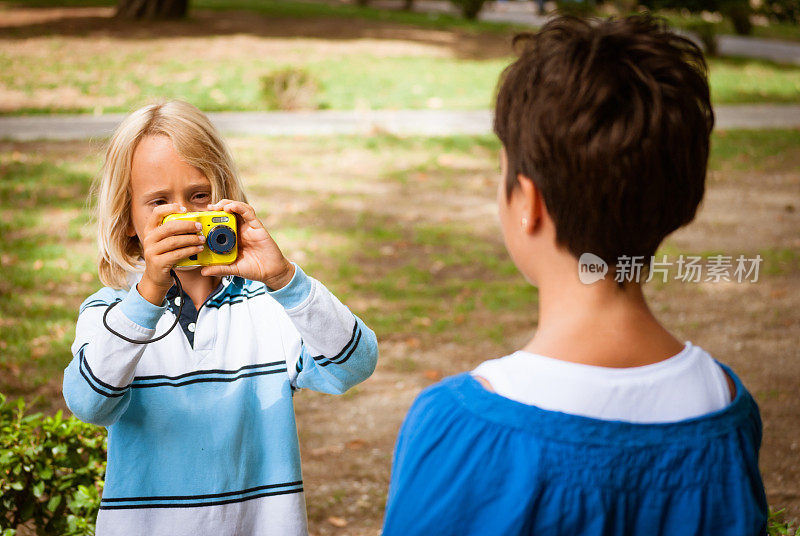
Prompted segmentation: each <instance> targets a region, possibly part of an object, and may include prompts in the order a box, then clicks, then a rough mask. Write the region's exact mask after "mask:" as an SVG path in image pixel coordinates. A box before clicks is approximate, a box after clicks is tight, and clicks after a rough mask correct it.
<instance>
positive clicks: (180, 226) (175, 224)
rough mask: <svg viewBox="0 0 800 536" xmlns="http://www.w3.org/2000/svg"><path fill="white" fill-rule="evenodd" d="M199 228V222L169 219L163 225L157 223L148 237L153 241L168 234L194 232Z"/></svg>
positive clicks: (200, 226)
mask: <svg viewBox="0 0 800 536" xmlns="http://www.w3.org/2000/svg"><path fill="white" fill-rule="evenodd" d="M201 230H202V225H201V224H200V223H199V222H194V221H180V220H175V221H169V222H167V223H165V224H164V225H159V226H158V227H156V228H155V229H154V230H153V232H152V234H151V235H150V239H151V240H152V241H153V242H160V241H161V240H164V239H165V238H167V237H169V236H175V235H188V234H196V233H198V232H200V231H201Z"/></svg>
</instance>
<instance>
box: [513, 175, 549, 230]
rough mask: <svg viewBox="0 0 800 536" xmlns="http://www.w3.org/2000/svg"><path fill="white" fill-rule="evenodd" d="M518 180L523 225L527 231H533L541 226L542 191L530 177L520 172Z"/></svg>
mask: <svg viewBox="0 0 800 536" xmlns="http://www.w3.org/2000/svg"><path fill="white" fill-rule="evenodd" d="M517 182H518V183H519V186H520V194H521V196H520V197H521V198H522V199H521V201H522V220H523V222H522V227H523V228H524V229H525V231H526V232H528V233H532V232H533V231H535V230H536V228H537V227H538V226H539V222H540V221H541V219H542V212H543V201H542V192H541V191H540V190H539V188H538V187H537V186H536V185H535V184H534V183H533V180H531V179H530V178H529V177H526V176H525V175H522V174H519V175H517Z"/></svg>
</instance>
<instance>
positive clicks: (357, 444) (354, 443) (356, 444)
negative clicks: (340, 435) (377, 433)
mask: <svg viewBox="0 0 800 536" xmlns="http://www.w3.org/2000/svg"><path fill="white" fill-rule="evenodd" d="M366 446H367V442H366V441H364V440H363V439H353V440H351V441H348V442H347V448H349V449H350V450H359V449H363V448H364V447H366Z"/></svg>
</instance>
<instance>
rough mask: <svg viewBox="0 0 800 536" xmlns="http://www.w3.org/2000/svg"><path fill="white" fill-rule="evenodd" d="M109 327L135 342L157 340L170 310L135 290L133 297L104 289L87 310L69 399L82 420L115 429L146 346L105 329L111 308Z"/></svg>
mask: <svg viewBox="0 0 800 536" xmlns="http://www.w3.org/2000/svg"><path fill="white" fill-rule="evenodd" d="M116 302H120V303H119V305H117V306H115V307H113V308H112V309H111V310H110V311H108V317H107V318H106V320H107V322H108V326H109V327H110V328H111V329H113V330H114V331H116V332H117V333H119V334H120V335H123V336H125V337H127V338H129V339H133V340H136V341H146V340H148V339H151V338H153V337H154V334H155V327H156V324H157V323H158V320H159V319H160V318H161V316H162V315H163V314H164V311H165V310H166V305H164V304H162V305H161V306H156V305H153V304H152V303H150V302H148V301H147V300H145V299H144V298H143V297H142V296H141V295H140V294H139V292H138V290H137V289H136V287H135V286H134V287H133V288H132V289H131V290H130V291H129V292H128V293H127V294H123V293H121V292H119V291H115V290H113V289H110V288H104V289H102V290H101V291H100V292H98V293H96V294H94V295H92V296H91V297H90V298H89V299H88V300H86V301H85V302H84V303H83V305H81V308H80V313H79V315H78V324H77V327H76V328H75V342H74V343H73V344H72V354H73V358H72V361H70V363H69V365H68V366H67V368H66V370H65V371H64V384H63V392H64V400H65V401H66V403H67V407H68V408H69V409H70V411H72V413H73V414H74V415H75V416H76V417H78V418H79V419H80V420H82V421H84V422H88V423H92V424H98V425H101V426H110V425H112V424H114V423H115V422H116V421H117V420H118V419H119V417H120V416H121V415H122V414H123V413H124V412H125V410H126V409H127V407H128V404H129V402H130V396H131V395H130V383H131V381H132V380H133V376H134V372H135V370H136V365H137V364H138V363H139V359H141V357H142V354H143V353H144V350H145V348H146V347H147V345H146V344H135V343H131V342H128V341H126V340H124V339H122V338H120V337H118V336H117V335H114V334H113V333H111V331H109V330H108V329H107V328H106V327H105V326H104V325H103V315H104V314H105V312H106V310H107V309H108V307H109V306H111V305H113V304H114V303H116Z"/></svg>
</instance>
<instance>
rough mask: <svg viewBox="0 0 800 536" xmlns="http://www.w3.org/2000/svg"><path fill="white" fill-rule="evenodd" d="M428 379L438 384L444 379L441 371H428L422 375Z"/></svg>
mask: <svg viewBox="0 0 800 536" xmlns="http://www.w3.org/2000/svg"><path fill="white" fill-rule="evenodd" d="M422 374H423V376H425V377H426V378H427V379H429V380H431V381H434V382H438V381H439V380H441V379H442V372H441V371H440V370H435V369H428V370H426V371H425V372H423V373H422Z"/></svg>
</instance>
